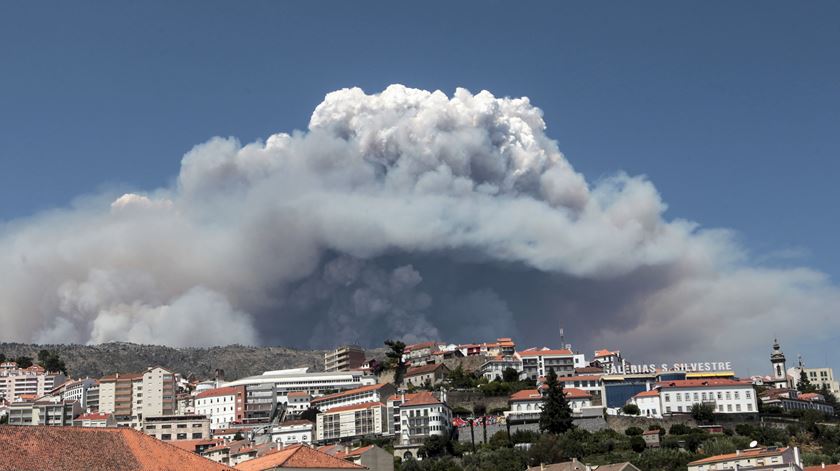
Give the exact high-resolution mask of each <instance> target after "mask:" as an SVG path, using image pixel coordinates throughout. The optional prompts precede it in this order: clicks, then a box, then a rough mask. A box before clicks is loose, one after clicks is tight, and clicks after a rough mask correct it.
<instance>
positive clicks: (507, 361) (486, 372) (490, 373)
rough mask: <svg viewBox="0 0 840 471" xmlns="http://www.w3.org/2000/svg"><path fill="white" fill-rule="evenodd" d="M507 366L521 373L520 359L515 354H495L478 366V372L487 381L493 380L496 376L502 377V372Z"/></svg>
mask: <svg viewBox="0 0 840 471" xmlns="http://www.w3.org/2000/svg"><path fill="white" fill-rule="evenodd" d="M508 368H511V369H513V370H514V371H516V373H517V374H519V375H521V374H522V373H523V370H522V360H520V359H518V358H516V357H515V356H507V357H505V356H496V357H493V358H490V359H489V360H487V361H486V362H484V364H483V365H481V367H479V369H478V372H479V373H480V374H481V376H483V377H484V378H486V379H487V381H493V380H495V379H496V378H504V372H505V370H507V369H508Z"/></svg>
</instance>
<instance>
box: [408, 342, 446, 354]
mask: <svg viewBox="0 0 840 471" xmlns="http://www.w3.org/2000/svg"><path fill="white" fill-rule="evenodd" d="M437 344H438V343H437V342H421V343H415V344H412V345H408V346H407V347H405V350H404V351H405V353H409V352H411V351H414V350H422V349H424V348H435V347H437Z"/></svg>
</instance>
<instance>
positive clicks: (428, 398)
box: [400, 391, 443, 407]
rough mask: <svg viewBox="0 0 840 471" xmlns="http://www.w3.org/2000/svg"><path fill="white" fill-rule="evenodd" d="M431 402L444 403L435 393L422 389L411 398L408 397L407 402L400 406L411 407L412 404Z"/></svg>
mask: <svg viewBox="0 0 840 471" xmlns="http://www.w3.org/2000/svg"><path fill="white" fill-rule="evenodd" d="M431 404H443V403H442V402H440V399H438V398H437V397H435V395H434V394H432V393H430V392H428V391H421V392H418V393H416V394H415V395H414V396H413V397H412V398H411V399H408V398H407V397H406V400H405V402H403V403H402V405H400V407H411V406H426V405H431Z"/></svg>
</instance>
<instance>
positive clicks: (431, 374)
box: [403, 363, 449, 387]
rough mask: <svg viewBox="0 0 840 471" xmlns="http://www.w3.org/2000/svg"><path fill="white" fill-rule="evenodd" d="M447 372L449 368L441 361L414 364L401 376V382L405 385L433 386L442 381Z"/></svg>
mask: <svg viewBox="0 0 840 471" xmlns="http://www.w3.org/2000/svg"><path fill="white" fill-rule="evenodd" d="M447 373H449V368H447V367H446V365H444V364H443V363H433V364H431V365H423V366H415V367H413V368H409V369H408V371H406V373H405V376H404V377H403V382H404V383H405V385H406V386H408V385H412V386H416V387H423V386H433V385H435V384H438V383H440V382H441V381H443V379H444V378H446V375H447Z"/></svg>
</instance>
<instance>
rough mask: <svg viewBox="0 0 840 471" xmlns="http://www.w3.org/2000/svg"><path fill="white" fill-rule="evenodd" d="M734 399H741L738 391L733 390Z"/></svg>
mask: <svg viewBox="0 0 840 471" xmlns="http://www.w3.org/2000/svg"><path fill="white" fill-rule="evenodd" d="M735 399H736V400H737V399H741V394H740V393H739V392H738V391H735Z"/></svg>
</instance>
